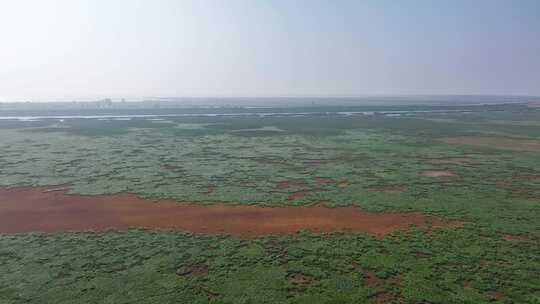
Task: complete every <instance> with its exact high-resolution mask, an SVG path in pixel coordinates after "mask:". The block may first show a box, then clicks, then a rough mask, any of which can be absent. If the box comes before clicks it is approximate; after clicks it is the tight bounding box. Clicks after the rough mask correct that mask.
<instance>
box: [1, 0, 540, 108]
mask: <svg viewBox="0 0 540 304" xmlns="http://www.w3.org/2000/svg"><path fill="white" fill-rule="evenodd" d="M371 94H526V95H540V1H538V0H530V1H528V0H506V1H499V0H478V1H475V0H463V1H459V0H448V1H443V0H431V1H427V0H426V1H422V0H409V1H405V0H403V1H399V0H394V1H383V0H373V1H360V0H358V1H356V0H354V1H353V0H351V1H338V0H327V1H315V0H309V1H291V0H284V1H270V0H268V1H256V0H246V1H236V0H216V1H204V0H195V1H180V0H178V1H176V0H171V1H167V0H147V1H136V0H88V1H83V0H80V1H79V0H65V1H53V0H35V1H26V0H0V101H2V100H3V101H6V100H12V99H17V100H26V99H31V100H43V99H48V98H53V97H54V98H67V99H70V98H79V97H82V96H85V97H104V96H112V97H120V96H127V97H131V96H312V95H322V96H328V95H338V96H341V95H371Z"/></svg>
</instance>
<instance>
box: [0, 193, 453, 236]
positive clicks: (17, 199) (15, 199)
mask: <svg viewBox="0 0 540 304" xmlns="http://www.w3.org/2000/svg"><path fill="white" fill-rule="evenodd" d="M54 190H55V191H50V190H49V188H47V187H19V188H12V189H0V233H16V232H32V231H36V232H57V231H84V230H106V229H121V228H128V227H145V228H164V229H183V230H189V231H192V232H195V233H216V234H231V235H236V236H240V237H244V238H252V237H257V236H263V235H270V234H290V233H295V232H298V231H299V230H304V229H306V230H312V231H319V232H336V231H352V232H366V233H369V234H372V235H377V236H383V235H385V234H387V233H390V232H393V231H395V230H398V229H403V228H405V227H407V226H409V225H418V226H421V225H433V226H444V225H448V224H449V223H448V222H447V221H444V220H442V219H440V218H437V217H431V216H426V215H424V214H422V213H417V212H415V213H397V212H380V213H379V212H368V211H365V210H362V209H359V208H356V207H339V208H326V207H322V206H286V207H257V206H253V205H226V204H222V203H219V204H209V205H203V204H193V203H180V202H176V201H173V200H156V199H146V198H140V197H138V196H136V195H134V194H129V193H119V194H107V195H95V196H81V195H71V194H67V193H66V192H67V190H66V189H54ZM450 224H451V223H450Z"/></svg>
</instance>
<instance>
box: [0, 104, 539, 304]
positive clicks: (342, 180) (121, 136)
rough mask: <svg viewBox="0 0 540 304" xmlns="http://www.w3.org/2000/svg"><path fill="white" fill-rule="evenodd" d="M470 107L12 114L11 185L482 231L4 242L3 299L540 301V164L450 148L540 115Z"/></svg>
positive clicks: (11, 238)
mask: <svg viewBox="0 0 540 304" xmlns="http://www.w3.org/2000/svg"><path fill="white" fill-rule="evenodd" d="M397 110H398V109H395V110H394V111H397ZM414 110H418V109H414ZM469 110H470V113H458V112H446V113H428V112H409V113H401V114H400V115H401V116H397V117H389V116H386V115H384V114H375V115H364V114H353V115H349V116H343V115H337V114H324V113H323V112H320V113H316V114H312V115H300V116H295V115H289V114H288V115H266V116H259V115H243V116H204V117H203V116H170V117H163V118H162V119H164V120H163V121H165V123H164V122H163V121H156V120H152V119H151V118H144V117H138V118H133V119H131V120H115V119H107V120H98V119H97V118H85V119H80V118H66V119H63V120H62V121H60V120H59V119H52V118H50V119H43V120H40V121H16V120H0V186H3V187H12V186H17V185H60V184H69V185H71V192H72V193H78V194H101V193H117V192H125V191H127V192H131V193H136V194H138V195H141V196H147V197H162V198H173V199H176V200H179V201H190V202H199V203H212V202H215V201H222V202H225V203H229V204H258V205H283V204H287V205H309V204H317V203H321V202H323V203H324V204H325V205H327V206H329V207H337V206H345V205H353V206H358V207H361V208H364V209H368V210H374V211H383V210H405V211H422V212H426V213H430V214H437V215H441V216H444V217H447V218H457V219H462V220H464V221H465V222H466V224H465V226H464V227H462V228H445V229H443V228H437V229H427V228H426V229H411V230H409V231H403V232H399V233H395V234H393V235H390V236H387V237H385V238H374V237H371V236H367V235H364V234H331V235H326V234H315V233H308V232H303V233H300V234H298V235H292V236H284V237H264V238H260V239H256V240H239V239H236V238H232V237H226V236H211V235H206V236H204V235H192V234H189V233H184V232H178V231H176V232H175V231H163V230H155V231H150V230H137V229H134V230H129V231H114V232H113V231H111V232H107V233H100V234H98V233H59V234H51V235H43V234H18V235H7V234H3V235H2V234H0V271H1V272H2V276H0V303H137V302H139V303H148V302H156V303H178V302H181V303H207V302H215V303H308V302H310V303H354V302H359V303H362V302H368V303H369V302H373V303H376V302H377V301H386V302H389V303H487V302H490V301H491V302H499V303H538V302H540V289H538V286H540V281H538V279H537V278H539V277H540V272H539V269H540V260H539V257H538V252H540V178H539V177H540V153H538V152H525V151H509V150H504V149H499V148H497V147H479V146H473V145H450V144H445V143H443V142H441V141H439V138H441V137H453V136H467V135H476V136H485V135H486V134H490V135H497V136H504V137H510V138H513V139H515V140H522V139H527V140H538V139H539V137H540V135H539V134H540V129H539V128H540V126H539V125H538V124H537V122H538V121H540V111H538V110H534V109H528V110H525V109H524V108H522V107H516V106H508V107H506V108H505V107H504V106H497V107H495V108H493V109H491V108H488V109H486V108H485V107H480V108H478V111H476V110H474V109H469ZM295 111H297V112H298V113H300V112H301V111H300V110H298V109H297V110H295ZM158 122H161V123H158ZM518 122H519V123H518ZM426 172H432V173H433V172H435V173H437V172H438V173H441V172H443V173H445V174H446V175H449V174H450V176H440V177H433V176H429V174H425V173H426ZM443 175H444V174H443ZM287 181H288V182H287ZM392 186H399V187H395V188H392ZM210 189H211V190H210ZM392 189H394V191H392ZM300 191H301V192H302V193H304V194H305V195H303V196H301V195H299V196H295V195H292V196H291V194H293V193H296V192H300ZM508 235H514V236H516V235H517V236H520V237H522V238H523V239H522V240H519V241H517V240H506V239H505V237H506V236H508ZM369 281H373V282H369Z"/></svg>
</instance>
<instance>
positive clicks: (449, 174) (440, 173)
mask: <svg viewBox="0 0 540 304" xmlns="http://www.w3.org/2000/svg"><path fill="white" fill-rule="evenodd" d="M420 175H422V176H428V177H453V176H456V175H455V174H454V173H452V172H450V171H446V170H444V171H424V172H422V173H421V174H420Z"/></svg>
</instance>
